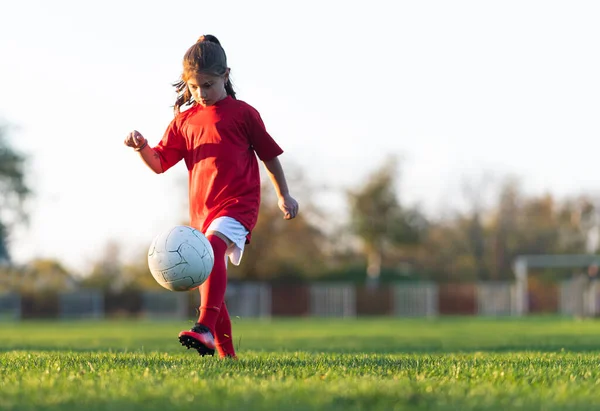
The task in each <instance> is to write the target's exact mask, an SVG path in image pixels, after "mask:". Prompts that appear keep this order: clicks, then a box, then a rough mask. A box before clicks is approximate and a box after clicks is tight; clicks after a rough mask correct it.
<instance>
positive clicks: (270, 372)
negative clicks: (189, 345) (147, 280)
mask: <svg viewBox="0 0 600 411" xmlns="http://www.w3.org/2000/svg"><path fill="white" fill-rule="evenodd" d="M189 326H190V323H189V322H185V321H173V322H135V321H130V322H129V321H113V322H111V321H101V322H94V321H92V322H22V323H0V410H7V411H8V410H11V411H12V410H19V411H24V410H36V411H46V410H85V411H94V410H186V411H191V410H203V411H205V410H285V411H292V410H563V409H566V410H570V411H573V410H598V409H600V367H599V366H600V322H599V321H593V320H589V321H574V320H569V319H560V318H553V317H548V318H544V317H538V318H526V319H521V320H519V319H482V318H444V319H438V320H421V319H420V320H417V319H414V320H412V319H411V320H399V319H381V318H378V319H361V320H316V319H296V320H273V321H251V320H239V319H237V320H236V321H235V323H234V338H235V340H236V346H237V347H238V351H239V355H240V361H237V362H234V361H221V360H218V359H216V358H201V357H199V356H198V355H197V354H196V353H195V352H194V351H191V350H190V351H187V350H185V349H184V348H182V347H181V346H180V345H179V344H178V342H177V338H176V336H177V333H178V332H179V331H180V330H181V329H185V328H189Z"/></svg>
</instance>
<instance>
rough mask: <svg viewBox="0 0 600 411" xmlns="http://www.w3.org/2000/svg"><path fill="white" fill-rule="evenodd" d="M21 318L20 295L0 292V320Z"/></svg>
mask: <svg viewBox="0 0 600 411" xmlns="http://www.w3.org/2000/svg"><path fill="white" fill-rule="evenodd" d="M20 318H21V296H20V295H19V294H15V293H10V294H9V293H6V294H0V321H7V320H13V321H14V320H19V319H20Z"/></svg>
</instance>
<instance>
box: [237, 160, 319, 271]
mask: <svg viewBox="0 0 600 411" xmlns="http://www.w3.org/2000/svg"><path fill="white" fill-rule="evenodd" d="M286 177H287V180H288V182H289V185H290V187H292V189H293V195H294V196H295V198H297V199H298V201H299V203H300V213H299V214H298V215H297V216H296V218H294V219H293V220H291V221H287V220H284V219H283V214H282V212H281V210H280V209H279V207H278V206H277V199H276V198H275V194H274V190H273V187H272V184H271V182H270V181H268V180H267V179H264V181H263V183H262V187H261V206H260V210H259V215H258V221H257V223H256V226H255V227H254V230H253V231H252V241H251V243H250V244H248V245H247V248H246V251H247V252H246V251H245V252H244V258H243V261H242V263H241V265H240V267H235V266H233V265H229V268H228V270H229V272H230V273H231V276H232V278H239V279H245V280H272V279H292V278H293V279H297V278H305V277H315V276H317V275H318V274H320V273H321V272H323V271H324V269H325V268H326V265H327V264H326V255H327V239H326V237H325V235H324V233H323V232H322V230H321V229H320V226H319V222H320V221H321V220H322V217H323V216H322V213H321V211H320V210H319V209H318V208H317V206H316V205H315V204H314V203H313V202H312V201H311V198H312V197H313V195H312V193H313V187H312V186H311V185H310V182H309V181H308V180H307V179H306V178H305V177H304V176H303V174H302V173H301V172H300V171H299V170H298V169H296V168H294V167H289V168H288V173H287V176H286Z"/></svg>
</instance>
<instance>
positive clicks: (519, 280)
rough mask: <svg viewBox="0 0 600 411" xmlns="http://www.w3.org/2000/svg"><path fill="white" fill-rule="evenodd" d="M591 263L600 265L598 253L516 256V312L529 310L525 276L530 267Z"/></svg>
mask: <svg viewBox="0 0 600 411" xmlns="http://www.w3.org/2000/svg"><path fill="white" fill-rule="evenodd" d="M592 265H596V266H598V265H600V255H593V254H540V255H520V256H518V257H517V258H516V259H515V261H514V265H513V270H514V272H515V285H516V291H515V292H516V301H515V309H516V314H517V315H526V314H527V313H528V311H529V298H528V290H527V278H528V275H529V269H530V268H576V267H589V266H592Z"/></svg>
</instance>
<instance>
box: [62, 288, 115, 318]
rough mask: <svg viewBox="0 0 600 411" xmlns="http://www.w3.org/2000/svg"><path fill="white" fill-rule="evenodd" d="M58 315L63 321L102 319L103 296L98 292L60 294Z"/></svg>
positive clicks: (84, 291)
mask: <svg viewBox="0 0 600 411" xmlns="http://www.w3.org/2000/svg"><path fill="white" fill-rule="evenodd" d="M58 313H59V314H58V315H59V317H60V318H64V319H85V318H103V317H104V294H102V292H101V291H98V290H79V291H72V292H66V293H61V294H59V311H58Z"/></svg>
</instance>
